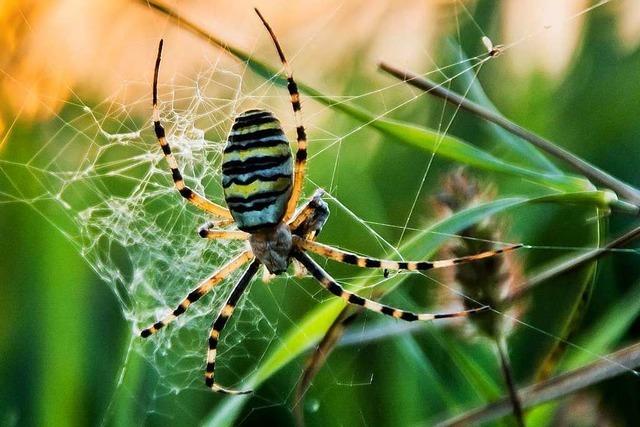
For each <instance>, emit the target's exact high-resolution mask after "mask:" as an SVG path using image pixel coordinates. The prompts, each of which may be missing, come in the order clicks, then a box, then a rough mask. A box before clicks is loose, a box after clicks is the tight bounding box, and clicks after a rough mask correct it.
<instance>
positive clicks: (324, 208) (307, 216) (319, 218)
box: [289, 189, 329, 277]
mask: <svg viewBox="0 0 640 427" xmlns="http://www.w3.org/2000/svg"><path fill="white" fill-rule="evenodd" d="M323 195H324V190H322V189H318V190H316V191H315V192H314V194H313V196H312V197H311V199H310V200H309V201H308V202H307V203H305V204H304V206H302V207H301V208H300V209H298V211H297V212H296V214H295V215H294V216H293V218H292V219H291V221H290V222H289V227H290V228H291V232H292V233H293V234H295V235H297V236H300V237H302V238H304V239H308V240H316V239H317V238H318V235H319V234H320V231H322V227H323V226H324V224H325V222H327V219H329V206H328V205H327V203H326V202H325V201H324V200H322V196H323ZM293 271H294V275H295V277H304V276H305V275H306V274H307V271H306V270H305V269H304V267H303V266H302V265H301V264H300V262H299V261H298V260H296V259H293Z"/></svg>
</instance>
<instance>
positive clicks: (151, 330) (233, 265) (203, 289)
mask: <svg viewBox="0 0 640 427" xmlns="http://www.w3.org/2000/svg"><path fill="white" fill-rule="evenodd" d="M252 258H253V254H252V253H251V251H245V252H243V253H241V254H240V255H238V256H237V257H235V258H234V259H232V260H231V261H229V262H228V263H227V264H226V265H225V266H223V267H222V268H221V269H220V270H218V271H216V272H215V273H214V274H213V275H212V276H211V277H209V278H208V279H207V280H205V281H204V282H202V283H201V284H200V286H198V287H197V288H195V289H194V290H193V291H191V292H190V293H189V295H187V297H186V298H185V299H184V300H183V301H182V302H181V303H180V304H179V305H178V306H177V307H176V309H175V310H173V311H172V312H171V313H170V314H168V315H167V316H166V317H165V318H164V319H162V320H159V321H158V322H156V323H154V324H153V325H151V326H149V327H148V328H146V329H143V330H142V331H141V332H140V336H141V337H142V338H147V337H149V336H151V335H153V334H155V333H156V332H158V331H159V330H160V329H162V328H164V327H165V326H167V325H168V324H169V323H171V322H173V321H174V320H175V319H176V317H178V316H180V315H181V314H182V313H184V312H185V311H187V308H189V306H190V305H191V304H193V303H194V302H196V301H198V300H199V299H200V298H202V297H203V296H205V295H206V294H207V293H209V291H210V290H211V289H212V288H213V287H214V286H216V285H217V284H218V283H220V282H221V281H222V280H223V279H224V278H225V277H227V276H229V275H230V274H231V273H233V272H234V271H236V270H237V269H238V268H240V267H242V266H243V265H244V264H245V263H246V262H247V261H249V260H250V259H252Z"/></svg>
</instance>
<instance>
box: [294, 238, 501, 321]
mask: <svg viewBox="0 0 640 427" xmlns="http://www.w3.org/2000/svg"><path fill="white" fill-rule="evenodd" d="M293 256H294V257H295V258H296V259H297V260H298V261H300V262H301V263H302V265H304V266H305V268H306V269H307V271H309V273H311V275H312V276H313V277H314V278H315V279H316V280H317V281H318V282H320V284H321V285H322V286H323V287H324V288H325V289H327V290H328V291H329V292H331V293H332V294H334V295H335V296H337V297H340V298H342V299H343V300H345V301H347V302H348V303H349V304H354V305H359V306H362V307H364V308H366V309H368V310H371V311H375V312H378V313H382V314H386V315H387V316H391V317H395V318H396V319H402V320H406V321H408V322H413V321H415V320H435V319H446V318H450V317H466V316H468V315H470V314H474V313H478V312H481V311H485V310H488V309H489V306H483V307H479V308H473V309H470V310H464V311H455V312H451V313H437V314H432V313H414V312H411V311H405V310H401V309H398V308H395V307H391V306H388V305H385V304H380V303H379V302H376V301H373V300H370V299H367V298H364V297H361V296H359V295H356V294H354V293H353V292H349V291H346V290H344V289H343V288H342V286H340V285H339V284H338V283H337V282H336V281H335V280H333V279H332V278H331V276H329V274H328V273H327V272H326V271H324V270H323V269H322V267H320V266H319V265H318V264H317V263H316V262H315V261H314V260H313V259H311V258H310V257H309V255H307V254H305V253H304V252H300V251H296V252H294V254H293Z"/></svg>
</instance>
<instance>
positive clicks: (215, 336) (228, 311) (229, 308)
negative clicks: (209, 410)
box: [204, 260, 260, 394]
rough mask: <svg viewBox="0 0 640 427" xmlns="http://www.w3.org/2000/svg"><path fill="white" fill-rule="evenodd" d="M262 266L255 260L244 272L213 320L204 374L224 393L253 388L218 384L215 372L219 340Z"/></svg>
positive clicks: (206, 381) (212, 385)
mask: <svg viewBox="0 0 640 427" xmlns="http://www.w3.org/2000/svg"><path fill="white" fill-rule="evenodd" d="M259 266H260V261H258V260H254V261H253V262H252V263H251V265H249V268H247V270H246V271H245V272H244V274H243V275H242V277H241V278H240V280H239V281H238V284H237V285H236V286H235V287H234V288H233V291H231V295H229V298H227V301H226V302H225V304H224V306H222V309H221V310H220V313H218V317H216V320H215V321H214V322H213V326H212V327H211V333H210V334H209V350H208V352H207V369H206V371H205V374H204V378H205V383H206V384H207V387H209V388H211V389H212V390H213V391H216V392H218V393H224V394H248V393H251V392H252V390H232V389H228V388H225V387H222V386H221V385H219V384H217V383H216V382H215V381H214V373H215V368H216V353H217V351H218V341H219V339H220V334H221V333H222V330H223V329H224V327H225V325H226V324H227V321H228V320H229V318H230V317H231V315H232V314H233V310H235V308H236V304H238V300H239V299H240V297H241V296H242V294H243V293H244V291H245V290H246V289H247V287H248V286H249V284H250V283H251V279H252V278H253V276H254V275H255V274H256V272H257V271H258V267H259Z"/></svg>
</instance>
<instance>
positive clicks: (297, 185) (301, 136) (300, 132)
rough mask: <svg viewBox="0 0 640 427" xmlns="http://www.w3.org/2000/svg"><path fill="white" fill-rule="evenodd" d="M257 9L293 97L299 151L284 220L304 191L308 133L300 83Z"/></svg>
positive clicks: (294, 208)
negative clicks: (297, 82)
mask: <svg viewBox="0 0 640 427" xmlns="http://www.w3.org/2000/svg"><path fill="white" fill-rule="evenodd" d="M255 11H256V13H257V14H258V17H259V18H260V20H261V21H262V23H263V24H264V26H265V28H266V29H267V31H268V32H269V35H270V36H271V39H272V40H273V44H274V45H275V47H276V50H277V51H278V56H279V57H280V62H282V66H283V67H284V72H285V74H286V76H287V90H288V91H289V96H290V97H291V107H292V108H293V116H294V119H295V123H296V141H297V151H296V162H295V168H294V172H293V188H292V190H291V197H290V198H289V202H288V204H287V211H286V213H285V215H284V221H288V220H289V218H291V216H292V215H293V213H294V212H295V210H296V206H297V204H298V200H299V199H300V194H301V193H302V185H303V184H304V177H305V173H306V167H307V133H306V131H305V129H304V125H303V124H302V107H301V105H300V93H299V92H298V85H297V84H296V82H295V80H294V79H293V73H292V71H291V67H290V66H289V62H288V61H287V58H286V57H285V56H284V52H283V51H282V48H281V47H280V43H279V42H278V38H277V37H276V34H275V33H274V32H273V30H272V29H271V26H270V25H269V23H268V22H267V20H266V19H264V17H263V16H262V14H261V13H260V11H259V10H258V9H257V8H256V9H255Z"/></svg>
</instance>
